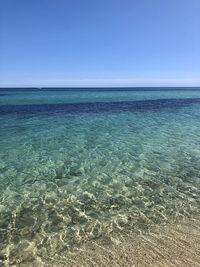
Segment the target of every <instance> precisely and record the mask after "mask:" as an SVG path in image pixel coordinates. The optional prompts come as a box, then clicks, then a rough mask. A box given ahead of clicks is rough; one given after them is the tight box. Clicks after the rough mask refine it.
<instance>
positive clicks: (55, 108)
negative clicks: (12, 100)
mask: <svg viewBox="0 0 200 267" xmlns="http://www.w3.org/2000/svg"><path fill="white" fill-rule="evenodd" d="M192 104H200V98H187V99H157V100H140V101H121V102H93V103H68V104H39V105H35V104H32V105H2V106H0V115H1V116H2V115H8V114H10V115H19V116H20V115H22V116H26V115H29V116H35V115H40V114H41V115H42V114H50V115H52V114H57V113H71V114H74V113H82V112H86V113H99V112H119V111H142V110H159V109H165V108H173V109H174V108H180V107H185V106H189V105H192Z"/></svg>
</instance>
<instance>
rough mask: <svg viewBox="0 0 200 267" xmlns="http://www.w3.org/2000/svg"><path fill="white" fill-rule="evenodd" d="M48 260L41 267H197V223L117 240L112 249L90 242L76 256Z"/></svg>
mask: <svg viewBox="0 0 200 267" xmlns="http://www.w3.org/2000/svg"><path fill="white" fill-rule="evenodd" d="M48 260H49V261H50V262H49V263H46V264H44V266H63V267H64V266H66V267H68V266H70V267H72V266H73V267H86V266H88V267H89V266H91V267H92V266H105V267H106V266H112V267H114V266H116V267H117V266H127V267H128V266H132V267H133V266H141V267H144V266H160V267H164V266H167V267H168V266H180V267H182V266H183V267H184V266H188V267H189V266H191V267H195V266H200V221H199V220H198V219H192V220H191V219H190V220H185V221H184V222H182V223H181V224H176V225H175V224H173V225H167V226H159V227H157V228H156V229H155V231H153V232H151V233H147V234H143V235H138V236H129V237H126V238H121V240H120V239H117V240H116V242H115V244H113V245H112V246H103V245H101V244H98V243H96V242H93V243H92V245H91V243H90V244H88V245H87V246H85V247H84V249H81V250H79V251H78V252H77V253H74V254H71V255H69V254H68V255H67V256H66V257H62V258H57V257H55V258H52V259H48Z"/></svg>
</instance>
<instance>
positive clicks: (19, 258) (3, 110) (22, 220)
mask: <svg viewBox="0 0 200 267" xmlns="http://www.w3.org/2000/svg"><path fill="white" fill-rule="evenodd" d="M0 103H1V106H0V182H1V183H0V251H2V252H1V254H0V260H2V261H4V262H5V264H8V265H9V264H19V263H23V262H25V263H27V262H29V265H31V263H32V262H35V261H38V264H39V263H41V262H42V261H43V260H44V258H48V257H53V256H54V255H60V256H61V257H62V255H63V253H66V251H71V250H75V249H77V248H81V246H82V245H83V243H85V242H91V241H94V240H101V241H102V242H103V243H105V244H109V243H112V242H113V240H116V239H117V237H118V236H120V237H121V236H123V235H126V234H127V233H130V232H134V233H136V234H140V233H142V232H146V231H149V230H150V229H152V228H153V227H154V226H155V225H158V224H166V223H169V222H174V221H180V220H183V219H184V218H193V217H195V216H196V215H198V214H199V210H200V198H199V195H200V167H199V166H200V90H191V89H188V90H180V89H179V90H176V89H173V90H167V91H165V90H162V89H160V90H159V89H158V88H157V89H156V90H155V91H154V90H153V89H151V91H149V90H147V89H145V90H144V89H143V90H141V89H138V90H131V89H129V90H128V91H127V90H123V89H121V90H120V89H118V90H116V91H115V90H114V89H112V90H108V89H107V90H103V91H101V89H98V90H97V89H95V90H91V89H90V90H86V89H82V90H77V89H76V91H70V90H64V89H62V90H58V91H56V90H47V89H46V90H31V91H28V89H27V90H21V89H15V90H14V89H13V90H11V89H10V90H8V89H4V90H0ZM21 251H25V252H24V253H23V254H22V253H21ZM24 266H26V265H24Z"/></svg>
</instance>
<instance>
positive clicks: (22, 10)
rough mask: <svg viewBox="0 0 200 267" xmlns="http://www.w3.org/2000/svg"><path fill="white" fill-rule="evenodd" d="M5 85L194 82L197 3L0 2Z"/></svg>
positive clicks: (0, 64) (0, 65)
mask: <svg viewBox="0 0 200 267" xmlns="http://www.w3.org/2000/svg"><path fill="white" fill-rule="evenodd" d="M13 85H15V86H19V85H24V86H27V85H28V86H56V85H58V86H65V85H66V86H87V85H91V86H93V85H94V86H107V85H108V86H116V85H118V86H121V85H125V86H127V85H128V86H138V85H141V86H146V85H147V86H148V85H149V86H152V85H158V86H159V85H164V86H168V85H186V86H187V85H200V0H0V86H13Z"/></svg>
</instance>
